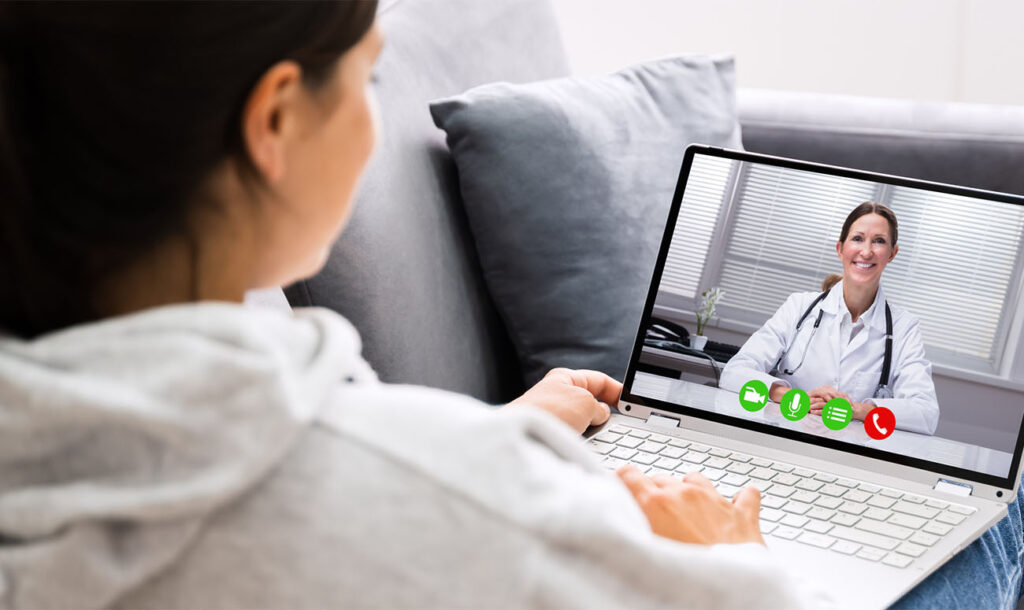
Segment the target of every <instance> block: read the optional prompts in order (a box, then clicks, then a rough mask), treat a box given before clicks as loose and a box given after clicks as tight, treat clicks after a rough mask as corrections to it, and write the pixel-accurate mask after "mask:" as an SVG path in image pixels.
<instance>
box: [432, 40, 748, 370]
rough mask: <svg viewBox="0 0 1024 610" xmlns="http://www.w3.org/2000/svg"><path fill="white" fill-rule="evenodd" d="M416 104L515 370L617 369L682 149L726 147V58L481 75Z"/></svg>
mask: <svg viewBox="0 0 1024 610" xmlns="http://www.w3.org/2000/svg"><path fill="white" fill-rule="evenodd" d="M430 112H431V114H432V116H433V118H434V123H435V124H436V125H437V126H438V127H440V128H441V129H443V130H445V132H446V133H447V138H448V147H449V148H450V149H451V154H452V157H453V158H454V159H455V164H456V166H457V167H458V171H459V183H460V188H461V191H462V198H463V201H464V205H465V207H466V213H467V217H468V219H469V224H470V229H471V231H472V233H473V238H474V240H475V242H476V246H477V250H478V252H479V256H480V263H481V265H482V267H483V272H484V277H485V278H486V281H487V285H488V288H489V289H490V291H491V294H492V296H493V297H494V300H495V303H496V304H497V307H498V310H499V312H500V313H501V315H502V316H503V318H504V320H505V323H506V324H507V326H508V329H509V333H510V335H511V337H512V341H513V342H514V344H515V347H516V349H517V350H518V352H519V357H520V361H521V363H522V366H523V374H524V377H525V381H526V383H527V384H532V383H534V382H535V381H537V380H538V379H540V378H541V377H542V376H543V375H544V373H546V372H547V371H548V370H549V369H551V368H553V367H557V366H567V367H572V368H589V369H596V370H599V371H604V372H605V373H608V374H609V375H612V376H614V377H616V378H619V379H621V378H622V375H623V373H624V372H625V369H626V365H627V362H628V358H629V353H630V350H631V348H632V345H633V340H634V338H635V336H636V330H637V326H638V324H639V320H640V314H641V313H642V309H643V303H644V299H645V298H646V296H647V289H648V286H649V284H650V280H651V273H652V271H653V269H654V264H655V259H656V258H657V253H658V247H659V245H660V243H661V237H662V233H663V231H664V228H665V221H666V219H667V215H668V211H669V208H670V207H671V203H672V194H673V191H674V189H675V185H676V179H677V178H678V175H679V168H680V165H681V162H682V159H683V152H684V149H685V148H686V146H687V145H688V144H690V143H693V142H699V143H702V144H708V145H711V146H721V147H729V148H739V147H740V128H739V123H738V121H737V118H736V109H735V97H734V78H733V61H732V59H731V58H725V57H719V58H714V57H704V56H682V57H670V58H667V59H661V60H658V61H652V62H649V63H645V64H641V65H638V66H634V67H631V68H628V69H626V70H623V71H621V72H618V73H616V74H612V75H609V76H604V77H597V78H560V79H554V80H547V81H541V82H536V83H530V84H526V85H512V84H507V83H495V84H491V85H484V86H482V87H477V88H474V89H470V90H469V91H467V92H466V93H464V94H462V95H459V96H456V97H452V98H448V99H443V100H439V101H436V102H434V103H432V104H431V106H430Z"/></svg>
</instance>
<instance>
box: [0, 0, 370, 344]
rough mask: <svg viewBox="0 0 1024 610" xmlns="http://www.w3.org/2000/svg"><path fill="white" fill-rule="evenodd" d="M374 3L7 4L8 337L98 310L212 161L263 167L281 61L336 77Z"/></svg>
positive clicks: (0, 78) (3, 189)
mask: <svg viewBox="0 0 1024 610" xmlns="http://www.w3.org/2000/svg"><path fill="white" fill-rule="evenodd" d="M376 6H377V3H376V1H375V0H374V1H370V0H366V1H364V0H358V1H348V2H346V1H341V2H196V3H192V2H182V3H178V2H170V3H165V2H139V3H132V2H99V3H80V2H75V3H52V4H51V3H38V2H26V3H7V2H0V332H6V333H11V334H14V335H17V336H21V337H32V336H35V335H38V334H40V333H44V332H47V331H51V330H55V329H59V328H63V327H66V326H69V325H72V324H76V323H80V322H85V321H89V320H93V319H96V318H97V317H99V316H100V315H102V314H101V313H100V312H98V311H96V305H95V302H94V301H95V296H96V295H95V292H96V290H97V286H99V285H100V284H101V283H102V282H103V281H104V279H105V278H108V277H110V276H111V275H112V274H114V273H115V272H116V271H118V270H120V269H122V268H124V267H125V266H127V264H129V263H132V262H135V261H136V260H138V258H139V257H140V256H142V255H144V254H146V253H147V252H149V251H150V250H151V249H152V248H153V247H154V246H155V245H157V244H159V243H161V242H163V241H165V240H166V239H168V238H170V237H172V236H174V235H187V232H188V227H187V226H186V225H187V221H188V218H189V213H190V208H189V206H190V205H192V203H193V201H194V200H195V198H196V196H197V194H198V188H199V187H200V185H201V184H202V182H203V180H204V179H205V178H206V177H207V176H208V175H209V173H210V172H211V170H212V169H213V168H214V167H215V166H217V165H218V164H220V163H221V162H223V161H224V160H226V159H229V158H234V159H237V160H239V161H241V162H242V166H243V167H246V166H248V167H251V164H250V162H249V160H248V156H247V154H246V152H245V147H244V142H243V139H242V131H241V115H242V108H243V105H244V103H245V101H246V99H247V98H248V96H249V93H250V92H251V91H252V89H253V87H254V86H255V84H256V83H257V81H258V80H259V79H260V77H261V76H262V75H263V74H264V73H265V72H266V71H267V70H268V69H269V68H270V67H271V66H272V65H274V64H275V63H277V62H278V61H281V60H285V59H291V60H294V61H296V62H297V63H299V65H300V66H301V67H302V70H303V75H304V76H303V79H304V81H305V82H306V84H307V85H309V86H312V87H316V86H317V85H319V84H321V83H322V82H323V81H325V80H326V78H327V76H328V75H330V74H331V73H332V70H333V67H334V66H335V65H336V61H337V59H338V58H340V56H341V55H342V54H343V53H344V52H345V51H347V50H348V49H349V48H351V47H352V46H353V45H355V44H356V43H357V42H358V41H359V40H360V39H362V37H363V36H364V35H365V33H366V32H367V31H368V30H369V28H370V26H371V25H372V23H373V19H374V15H375V12H376Z"/></svg>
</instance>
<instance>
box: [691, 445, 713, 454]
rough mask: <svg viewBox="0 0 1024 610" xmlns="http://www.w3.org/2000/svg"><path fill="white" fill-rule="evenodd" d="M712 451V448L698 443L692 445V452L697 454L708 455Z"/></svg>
mask: <svg viewBox="0 0 1024 610" xmlns="http://www.w3.org/2000/svg"><path fill="white" fill-rule="evenodd" d="M710 450H711V447H708V446H707V445H701V444H698V443H690V451H696V452H697V453H707V452H708V451H710Z"/></svg>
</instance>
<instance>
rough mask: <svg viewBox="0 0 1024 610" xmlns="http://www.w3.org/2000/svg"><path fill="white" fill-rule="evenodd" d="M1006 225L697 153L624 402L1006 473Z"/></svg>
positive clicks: (1015, 253) (945, 203)
mask: <svg viewBox="0 0 1024 610" xmlns="http://www.w3.org/2000/svg"><path fill="white" fill-rule="evenodd" d="M1022 229H1024V206H1022V205H1017V204H1014V203H1008V202H1003V201H995V200H991V199H986V198H983V197H979V196H977V195H973V194H972V195H970V196H965V195H962V194H950V193H944V192H939V191H933V190H928V189H923V188H919V187H910V186H905V185H898V184H890V183H884V182H874V181H870V180H862V179H856V178H850V177H845V176H835V175H830V174H826V173H822V172H817V171H810V170H798V169H792V168H785V167H779V166H775V165H771V164H768V163H761V162H752V161H739V160H734V159H728V158H724V157H719V156H715V155H710V154H702V153H699V152H698V153H697V154H695V155H694V158H693V162H692V164H691V168H690V172H689V174H688V177H687V182H686V188H685V190H684V192H683V197H682V202H681V205H680V206H679V211H678V216H677V218H676V222H675V226H674V228H673V230H672V235H671V244H670V246H669V248H668V252H667V258H666V261H665V263H664V266H663V268H662V272H661V276H660V278H659V279H658V284H657V292H656V295H655V298H654V307H653V311H652V312H651V315H650V316H649V317H648V318H647V319H646V320H645V328H644V338H643V343H642V348H641V351H640V354H639V360H638V361H637V363H636V365H635V374H634V376H633V379H632V385H631V386H630V389H629V392H630V394H632V395H633V396H638V397H642V398H647V399H653V400H655V401H660V402H662V403H668V404H669V405H681V406H685V407H689V408H691V409H699V410H703V411H711V412H714V413H717V414H718V415H719V416H727V417H729V418H736V419H743V420H751V421H756V422H758V423H761V424H765V425H768V426H773V427H777V428H785V429H788V430H791V431H796V432H800V433H803V434H806V435H811V436H812V437H825V438H830V439H834V440H837V441H841V442H844V443H850V444H854V445H861V446H865V447H869V448H872V449H877V450H881V451H885V452H889V453H892V454H896V455H902V456H908V457H912V458H916V459H920V460H925V461H927V462H933V463H936V464H941V465H945V466H951V467H955V468H958V469H963V470H966V471H971V472H975V473H981V474H984V475H990V476H991V477H998V478H1006V477H1008V476H1009V475H1010V472H1011V466H1012V459H1013V455H1014V451H1015V448H1016V446H1017V437H1018V434H1019V431H1020V428H1021V421H1022V417H1024V340H1022V339H1024V319H1022V318H1024V315H1022V313H1024V306H1022V302H1024V290H1022V286H1021V284H1022V277H1024V269H1022V266H1024V254H1022V243H1021V241H1022V240H1021V234H1022ZM887 336H891V341H890V340H888V339H887ZM652 404H654V403H652ZM718 419H721V417H718ZM789 436H792V435H789ZM799 438H801V439H803V440H811V441H813V438H810V437H799ZM1011 485H1012V483H1011Z"/></svg>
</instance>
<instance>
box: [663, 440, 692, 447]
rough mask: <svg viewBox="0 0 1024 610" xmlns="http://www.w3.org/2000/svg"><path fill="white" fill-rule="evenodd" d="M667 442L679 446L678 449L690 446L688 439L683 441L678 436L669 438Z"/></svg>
mask: <svg viewBox="0 0 1024 610" xmlns="http://www.w3.org/2000/svg"><path fill="white" fill-rule="evenodd" d="M668 444H669V445H672V446H673V447H679V448H680V449H686V448H687V447H689V446H690V441H684V440H683V439H680V438H672V439H669V441H668Z"/></svg>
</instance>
